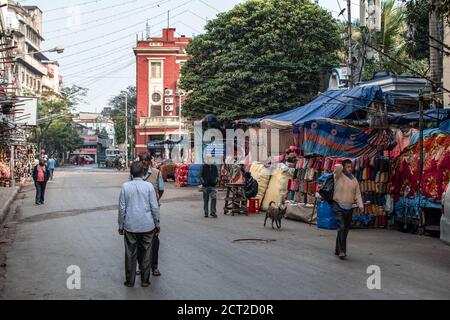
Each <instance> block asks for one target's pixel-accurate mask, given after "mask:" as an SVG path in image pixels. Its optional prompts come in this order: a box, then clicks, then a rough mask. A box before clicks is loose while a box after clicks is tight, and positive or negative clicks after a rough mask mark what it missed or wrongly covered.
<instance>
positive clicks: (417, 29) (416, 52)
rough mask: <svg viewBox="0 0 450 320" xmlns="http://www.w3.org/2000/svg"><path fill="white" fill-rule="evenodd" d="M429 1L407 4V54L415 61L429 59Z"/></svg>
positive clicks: (412, 1) (413, 0)
mask: <svg viewBox="0 0 450 320" xmlns="http://www.w3.org/2000/svg"><path fill="white" fill-rule="evenodd" d="M429 12H430V1H429V0H409V1H407V2H406V4H405V23H406V25H407V26H408V30H407V31H406V32H405V38H406V45H405V50H406V53H407V54H408V55H409V56H410V57H411V58H414V59H418V60H420V59H428V57H429V55H430V47H429V45H428V44H429V41H428V33H429V16H428V15H429Z"/></svg>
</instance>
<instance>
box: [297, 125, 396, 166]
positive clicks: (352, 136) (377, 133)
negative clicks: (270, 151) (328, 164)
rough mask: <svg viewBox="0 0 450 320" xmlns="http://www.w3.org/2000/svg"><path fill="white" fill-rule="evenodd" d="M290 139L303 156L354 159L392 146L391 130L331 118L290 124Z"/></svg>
mask: <svg viewBox="0 0 450 320" xmlns="http://www.w3.org/2000/svg"><path fill="white" fill-rule="evenodd" d="M293 133H294V141H295V142H296V143H298V145H299V146H301V149H302V150H303V152H304V155H313V154H315V155H321V156H324V157H329V156H337V157H347V158H357V157H359V156H362V155H366V156H373V155H375V154H376V152H377V150H380V149H381V150H387V149H392V148H393V147H394V146H395V138H394V135H393V132H392V131H391V130H375V129H367V130H365V129H362V128H359V127H355V126H351V125H348V124H345V123H344V122H342V121H337V120H331V119H317V120H313V121H308V122H305V123H303V124H302V125H301V126H299V127H294V130H293Z"/></svg>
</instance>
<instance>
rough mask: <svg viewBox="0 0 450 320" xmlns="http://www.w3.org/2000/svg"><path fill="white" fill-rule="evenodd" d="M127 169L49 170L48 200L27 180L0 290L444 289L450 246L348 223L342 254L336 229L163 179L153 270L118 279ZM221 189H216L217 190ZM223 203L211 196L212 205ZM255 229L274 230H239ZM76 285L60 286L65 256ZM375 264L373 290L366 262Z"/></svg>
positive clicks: (35, 295)
mask: <svg viewBox="0 0 450 320" xmlns="http://www.w3.org/2000/svg"><path fill="white" fill-rule="evenodd" d="M126 179H127V174H126V173H119V172H117V171H112V170H105V169H95V168H91V167H85V168H74V167H72V168H64V169H58V170H57V171H56V173H55V180H54V181H51V182H50V183H49V185H48V190H47V195H46V203H45V205H43V206H36V205H35V204H34V187H33V186H29V187H26V188H25V189H24V190H23V191H22V196H21V197H19V198H23V199H19V200H17V201H18V202H17V203H16V205H17V206H18V207H19V212H18V221H17V222H18V223H17V227H16V235H15V240H14V242H13V243H12V245H11V248H10V250H9V252H8V253H7V266H6V268H7V269H6V279H4V280H3V281H4V283H3V291H2V292H0V296H1V297H2V298H4V299H450V286H449V285H448V284H449V283H450V246H448V245H446V244H444V243H442V242H441V241H440V240H439V239H436V238H430V237H422V236H417V235H412V234H405V233H401V232H399V231H394V230H352V231H351V232H350V235H349V248H348V253H349V258H348V260H346V261H341V260H339V259H337V258H336V257H335V256H334V254H333V249H334V248H333V246H334V242H335V231H330V230H321V229H318V228H317V227H315V226H309V225H307V224H303V223H300V222H296V221H289V220H284V221H283V225H282V229H281V230H279V231H278V230H273V229H271V228H270V227H266V228H264V227H263V220H264V217H263V215H250V216H234V217H233V216H224V215H223V214H222V212H221V210H220V209H219V218H218V219H211V218H208V219H205V218H203V212H202V209H201V208H202V202H201V193H200V192H198V190H197V189H196V188H182V189H177V188H175V187H174V186H173V184H171V183H169V184H167V185H166V189H167V190H166V193H165V194H164V198H163V202H162V207H161V238H160V239H161V248H160V270H161V272H162V276H161V277H159V278H155V277H152V278H151V281H152V284H151V286H150V287H149V288H141V287H140V282H139V279H136V286H135V287H134V288H126V287H124V285H123V282H124V245H123V238H122V237H121V236H119V234H118V233H117V204H118V196H119V190H120V186H121V184H122V183H123V182H125V181H126ZM223 196H224V194H223V193H220V197H221V198H223ZM222 206H223V202H222V201H219V203H218V207H219V208H221V207H222ZM239 239H263V240H272V241H236V240H239ZM72 265H75V266H78V267H79V268H80V270H81V288H80V289H69V288H68V287H67V284H66V282H67V278H68V277H69V276H70V275H69V274H67V273H66V271H67V268H68V267H69V266H72ZM371 265H376V266H379V268H380V270H381V289H380V290H377V289H374V290H369V289H368V287H367V285H366V282H367V278H368V277H369V276H370V274H368V273H367V268H368V267H369V266H371Z"/></svg>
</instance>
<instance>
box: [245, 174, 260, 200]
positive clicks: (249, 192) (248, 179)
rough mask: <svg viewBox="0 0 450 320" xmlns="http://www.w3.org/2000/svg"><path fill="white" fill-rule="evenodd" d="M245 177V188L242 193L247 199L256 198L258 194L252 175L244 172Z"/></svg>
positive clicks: (256, 184) (256, 182) (256, 183)
mask: <svg viewBox="0 0 450 320" xmlns="http://www.w3.org/2000/svg"><path fill="white" fill-rule="evenodd" d="M244 177H245V186H244V193H245V197H246V198H247V199H251V198H254V197H256V195H257V194H258V181H256V180H255V179H253V177H252V174H251V173H250V172H246V173H245V174H244Z"/></svg>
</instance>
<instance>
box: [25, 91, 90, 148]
mask: <svg viewBox="0 0 450 320" xmlns="http://www.w3.org/2000/svg"><path fill="white" fill-rule="evenodd" d="M86 93H87V89H85V88H82V87H79V86H76V85H73V86H66V87H63V88H62V89H61V97H59V98H57V97H54V96H52V95H45V94H44V95H43V96H42V97H40V100H39V104H38V123H37V126H36V128H35V130H34V133H33V137H32V141H33V142H35V143H36V144H37V145H38V147H39V148H40V147H46V148H47V152H48V153H61V152H64V151H71V150H73V149H74V148H76V147H77V146H78V145H79V141H80V140H79V136H78V134H77V132H76V131H75V130H74V126H73V122H72V111H74V108H75V107H76V106H77V104H78V103H79V102H81V101H82V100H83V97H85V96H86ZM68 135H70V136H71V139H66V136H68ZM72 138H73V139H72ZM57 140H61V141H65V144H60V143H55V142H54V141H57ZM56 145H58V147H56Z"/></svg>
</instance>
